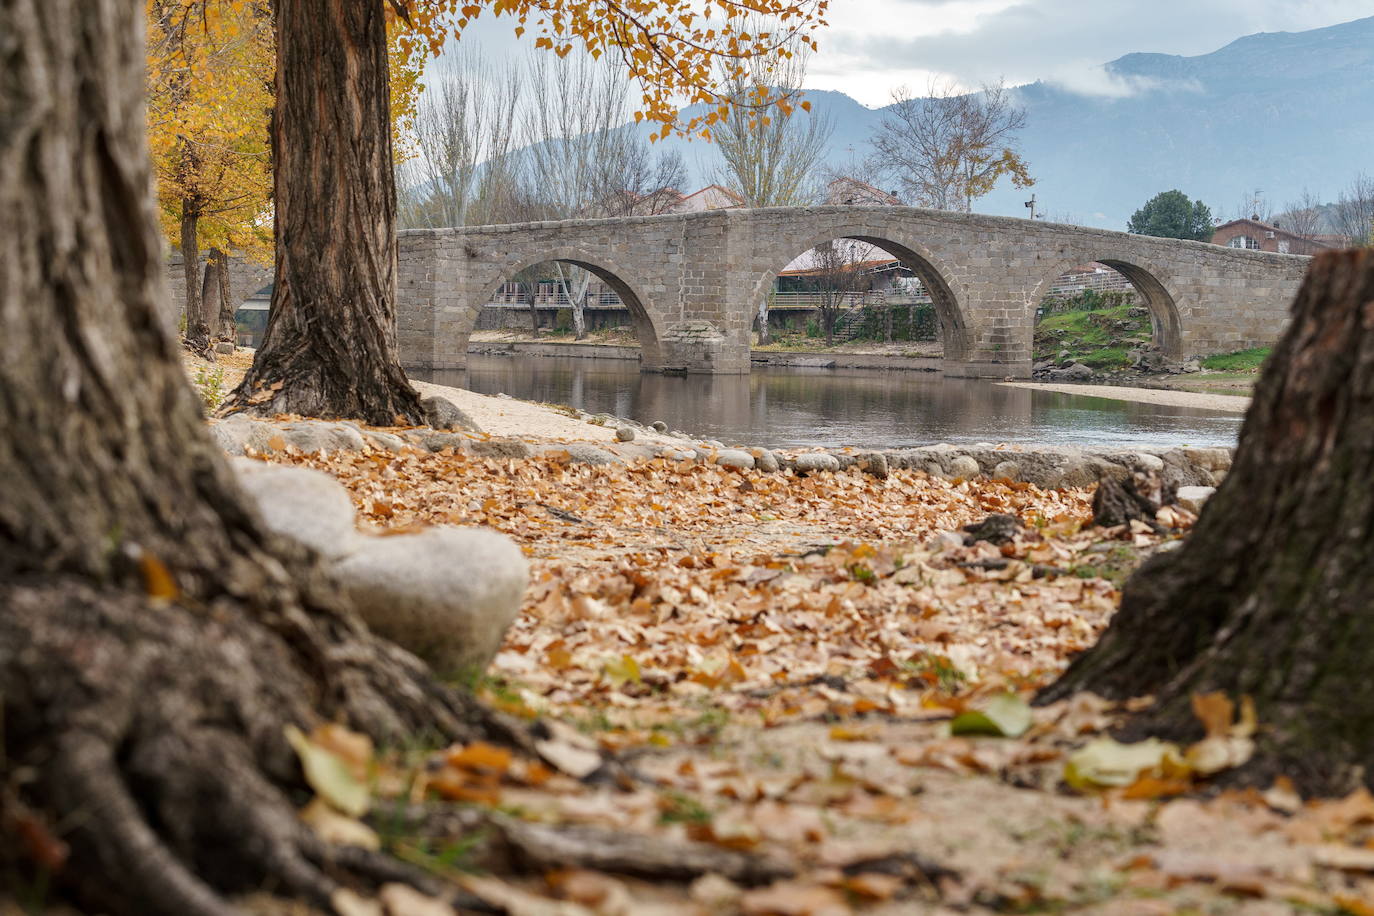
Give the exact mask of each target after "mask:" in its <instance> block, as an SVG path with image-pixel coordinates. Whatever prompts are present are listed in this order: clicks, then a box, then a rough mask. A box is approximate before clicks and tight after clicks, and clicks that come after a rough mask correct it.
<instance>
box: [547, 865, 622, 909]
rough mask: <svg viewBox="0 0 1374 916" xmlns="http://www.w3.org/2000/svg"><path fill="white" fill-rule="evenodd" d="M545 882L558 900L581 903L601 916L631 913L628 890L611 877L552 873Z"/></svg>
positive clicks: (577, 871)
mask: <svg viewBox="0 0 1374 916" xmlns="http://www.w3.org/2000/svg"><path fill="white" fill-rule="evenodd" d="M544 880H545V881H546V882H547V883H548V885H549V887H550V889H552V890H553V892H554V893H555V894H557V895H558V896H559V897H561V898H563V899H564V900H571V901H573V902H574V903H580V904H582V905H583V906H586V907H588V908H590V909H593V910H595V911H596V912H597V913H599V914H602V916H628V914H629V913H631V912H632V909H631V906H632V903H633V901H632V900H631V899H630V892H629V890H628V889H627V888H626V887H625V885H624V883H622V882H620V881H617V880H616V879H615V878H612V877H611V876H610V875H604V874H602V873H601V872H595V871H587V870H585V869H565V870H562V871H553V872H549V873H548V874H547V875H545V876H544Z"/></svg>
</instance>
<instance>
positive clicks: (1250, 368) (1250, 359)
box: [1202, 347, 1273, 372]
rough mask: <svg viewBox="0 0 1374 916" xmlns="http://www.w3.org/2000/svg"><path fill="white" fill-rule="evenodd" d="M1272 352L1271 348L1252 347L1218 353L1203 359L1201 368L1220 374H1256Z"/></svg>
mask: <svg viewBox="0 0 1374 916" xmlns="http://www.w3.org/2000/svg"><path fill="white" fill-rule="evenodd" d="M1272 351H1273V347H1253V348H1251V349H1249V350H1237V351H1236V352H1235V353H1219V354H1217V355H1216V356H1209V357H1207V358H1206V359H1204V360H1203V361H1202V368H1204V369H1217V370H1219V371H1222V372H1257V371H1259V368H1260V366H1262V365H1264V361H1265V360H1266V359H1268V358H1269V354H1270V353H1271V352H1272Z"/></svg>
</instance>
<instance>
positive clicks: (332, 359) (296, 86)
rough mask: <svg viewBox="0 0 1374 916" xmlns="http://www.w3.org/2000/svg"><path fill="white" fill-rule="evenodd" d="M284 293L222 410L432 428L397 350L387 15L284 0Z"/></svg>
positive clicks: (280, 110) (276, 7)
mask: <svg viewBox="0 0 1374 916" xmlns="http://www.w3.org/2000/svg"><path fill="white" fill-rule="evenodd" d="M272 8H273V16H274V18H275V23H276V32H277V78H276V100H277V104H276V108H275V110H274V111H273V114H272V160H273V173H274V175H273V192H274V201H275V206H276V228H275V235H276V288H275V290H274V292H273V293H272V306H271V311H270V313H269V317H268V321H267V329H266V331H265V332H264V334H263V340H262V345H261V346H260V347H259V348H258V352H257V355H256V357H255V358H254V360H253V367H252V368H251V369H250V370H249V372H248V374H247V376H246V377H245V378H244V380H243V384H242V385H240V386H239V388H238V389H237V390H236V391H235V392H234V393H233V394H232V395H231V396H230V398H229V399H228V400H227V402H226V404H225V407H224V410H225V411H226V412H230V413H232V412H234V411H238V410H244V409H253V410H255V411H257V412H260V413H267V414H272V413H280V412H287V413H299V414H305V415H309V416H319V417H351V418H355V419H361V420H364V421H366V422H369V423H377V424H384V425H386V424H393V423H398V422H399V423H422V422H424V410H423V409H422V408H421V406H420V396H419V394H418V393H417V392H416V391H415V389H414V388H412V387H411V386H410V383H409V382H408V381H407V380H406V376H405V373H404V372H403V371H402V370H401V364H400V359H399V355H398V351H397V347H396V192H395V186H394V181H393V175H392V163H391V118H390V114H389V104H390V103H389V98H388V88H387V57H386V22H385V8H386V5H385V4H383V3H378V2H357V0H352V2H343V0H278V2H276V3H274V4H272Z"/></svg>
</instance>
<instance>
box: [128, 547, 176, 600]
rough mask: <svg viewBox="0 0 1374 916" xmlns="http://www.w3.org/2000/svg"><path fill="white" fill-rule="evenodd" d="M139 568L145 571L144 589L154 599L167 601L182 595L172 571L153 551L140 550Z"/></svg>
mask: <svg viewBox="0 0 1374 916" xmlns="http://www.w3.org/2000/svg"><path fill="white" fill-rule="evenodd" d="M138 568H139V571H140V572H142V573H143V591H144V593H145V594H146V595H147V596H148V597H149V598H151V599H153V601H155V602H159V603H167V602H171V601H175V600H176V599H177V598H180V597H181V589H180V588H178V587H177V583H176V579H174V578H173V577H172V573H171V571H170V570H168V569H167V567H166V566H165V565H164V564H163V562H162V561H161V560H159V559H158V558H157V557H155V556H153V554H152V553H151V552H149V551H147V550H140V551H139V554H138Z"/></svg>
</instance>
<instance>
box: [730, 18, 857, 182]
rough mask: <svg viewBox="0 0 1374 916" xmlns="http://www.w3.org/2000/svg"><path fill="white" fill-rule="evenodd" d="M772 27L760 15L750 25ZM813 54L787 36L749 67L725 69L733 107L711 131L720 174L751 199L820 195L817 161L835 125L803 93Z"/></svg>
mask: <svg viewBox="0 0 1374 916" xmlns="http://www.w3.org/2000/svg"><path fill="white" fill-rule="evenodd" d="M768 28H769V26H768V25H767V24H766V23H763V22H756V23H754V24H752V25H751V26H749V27H748V30H749V31H751V32H762V31H765V30H767V29H768ZM808 55H809V49H808V48H806V47H805V46H804V45H799V44H792V43H786V42H784V43H783V44H782V45H781V46H779V47H778V48H777V49H776V50H775V51H774V52H773V53H772V54H767V55H761V56H758V57H754V58H750V59H749V60H747V61H744V62H743V63H744V64H745V66H744V68H743V69H742V70H741V71H739V72H736V73H733V74H729V75H724V74H723V76H724V82H725V84H726V87H727V89H726V94H727V96H728V98H729V100H730V107H729V110H728V111H726V112H722V115H721V120H720V121H719V122H718V123H717V124H716V126H715V127H714V128H713V129H712V132H711V139H712V141H713V142H714V143H715V146H716V149H717V151H718V152H719V153H720V161H719V163H718V164H717V166H716V169H715V175H716V180H717V181H718V182H719V183H720V184H722V185H724V186H726V187H728V188H730V189H731V190H733V191H734V192H735V193H737V194H739V196H740V197H742V198H744V201H745V206H747V207H790V206H798V205H802V204H808V203H812V202H813V201H814V200H815V199H816V197H817V196H818V189H817V187H816V180H815V179H816V172H817V167H818V166H819V164H820V162H821V159H822V157H823V156H824V155H825V150H826V146H827V145H828V144H829V142H830V135H831V134H832V133H833V132H834V125H833V124H832V123H831V122H830V121H829V119H827V118H824V117H822V116H821V115H819V114H815V113H813V112H811V111H809V110H807V108H808V107H809V106H807V104H806V103H805V101H804V100H803V99H802V92H801V88H802V83H803V82H804V81H805V78H806V65H807V58H808ZM778 101H781V103H782V104H781V105H780V106H778V108H777V109H776V110H775V109H774V107H773V103H776V102H778ZM765 106H767V107H765ZM788 112H790V114H789V113H788Z"/></svg>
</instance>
